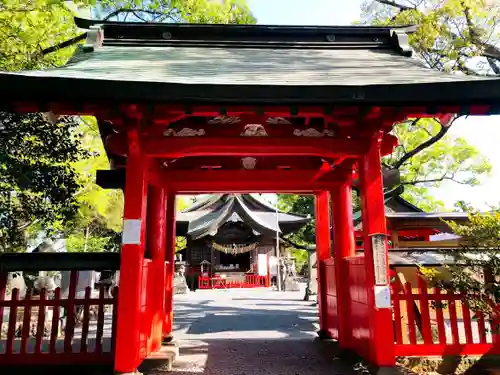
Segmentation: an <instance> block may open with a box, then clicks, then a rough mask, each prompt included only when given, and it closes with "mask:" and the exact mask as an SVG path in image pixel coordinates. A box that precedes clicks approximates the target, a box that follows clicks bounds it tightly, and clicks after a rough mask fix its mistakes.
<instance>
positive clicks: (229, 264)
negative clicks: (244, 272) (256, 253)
mask: <svg viewBox="0 0 500 375" xmlns="http://www.w3.org/2000/svg"><path fill="white" fill-rule="evenodd" d="M219 259H220V262H219V264H220V268H221V269H231V268H233V267H234V268H236V269H240V268H241V269H248V270H250V266H251V261H250V253H242V254H238V253H230V252H229V253H225V252H223V253H221V254H220V258H219Z"/></svg>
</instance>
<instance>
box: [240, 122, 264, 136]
mask: <svg viewBox="0 0 500 375" xmlns="http://www.w3.org/2000/svg"><path fill="white" fill-rule="evenodd" d="M241 136H243V137H267V136H269V134H267V132H266V129H265V128H264V126H263V125H261V124H248V125H245V127H244V128H243V132H242V133H241Z"/></svg>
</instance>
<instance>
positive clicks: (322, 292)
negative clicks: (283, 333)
mask: <svg viewBox="0 0 500 375" xmlns="http://www.w3.org/2000/svg"><path fill="white" fill-rule="evenodd" d="M329 195H330V194H329V193H328V192H327V191H322V192H320V193H317V194H316V258H317V259H316V264H317V267H318V268H317V271H318V305H319V332H318V334H319V337H321V338H326V337H328V336H329V334H328V306H327V303H326V285H327V279H326V277H327V275H326V274H325V270H326V268H325V267H324V264H323V261H324V260H326V259H329V258H330V256H331V255H330V245H331V236H330V202H329Z"/></svg>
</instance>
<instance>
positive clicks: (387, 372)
mask: <svg viewBox="0 0 500 375" xmlns="http://www.w3.org/2000/svg"><path fill="white" fill-rule="evenodd" d="M403 374H404V371H403V370H401V369H400V368H399V367H396V366H384V367H379V369H378V370H377V375H403Z"/></svg>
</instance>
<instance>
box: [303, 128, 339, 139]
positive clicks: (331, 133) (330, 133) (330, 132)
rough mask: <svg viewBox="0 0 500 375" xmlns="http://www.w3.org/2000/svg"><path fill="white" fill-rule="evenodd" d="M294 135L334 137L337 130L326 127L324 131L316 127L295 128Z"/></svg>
mask: <svg viewBox="0 0 500 375" xmlns="http://www.w3.org/2000/svg"><path fill="white" fill-rule="evenodd" d="M293 135H295V136H297V137H334V136H335V132H334V131H333V130H329V129H325V130H323V131H322V132H320V131H319V130H316V129H314V128H307V129H304V130H301V129H295V130H294V131H293Z"/></svg>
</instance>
